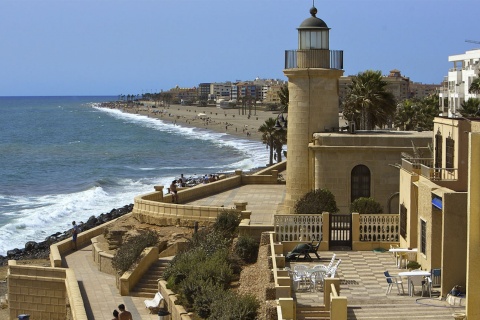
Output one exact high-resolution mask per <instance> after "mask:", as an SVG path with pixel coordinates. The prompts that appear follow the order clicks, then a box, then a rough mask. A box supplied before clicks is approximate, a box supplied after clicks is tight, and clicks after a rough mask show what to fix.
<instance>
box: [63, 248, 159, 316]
mask: <svg viewBox="0 0 480 320" xmlns="http://www.w3.org/2000/svg"><path fill="white" fill-rule="evenodd" d="M64 263H65V264H66V266H68V267H69V268H71V269H73V271H75V275H76V277H77V280H78V285H79V287H80V291H81V293H82V298H83V303H84V304H85V309H86V311H87V316H88V319H89V320H110V319H112V318H113V316H112V312H113V310H114V309H117V310H118V308H117V306H118V305H119V304H121V303H123V304H124V305H125V307H126V309H127V310H128V311H130V312H131V313H132V315H133V319H145V320H158V315H156V314H149V312H148V310H147V309H145V305H144V303H143V301H144V300H145V298H140V297H129V296H125V297H122V296H121V295H120V294H119V293H118V289H117V288H116V286H115V277H114V276H112V275H109V274H106V273H103V272H100V271H98V268H97V265H96V264H95V263H94V262H93V258H92V246H91V245H90V246H87V247H84V248H82V249H80V250H78V251H74V252H72V253H71V254H69V255H67V256H66V257H65V262H64ZM152 298H153V297H152Z"/></svg>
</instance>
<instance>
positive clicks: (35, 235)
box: [0, 177, 174, 255]
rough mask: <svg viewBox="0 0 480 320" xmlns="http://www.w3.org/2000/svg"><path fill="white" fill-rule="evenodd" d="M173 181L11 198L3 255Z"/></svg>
mask: <svg viewBox="0 0 480 320" xmlns="http://www.w3.org/2000/svg"><path fill="white" fill-rule="evenodd" d="M173 179H174V177H162V178H161V179H145V180H147V181H132V180H129V179H123V180H119V181H118V184H119V186H117V187H116V188H114V189H113V190H110V191H109V192H107V191H105V190H104V189H103V188H102V187H92V188H90V189H88V190H85V191H82V192H77V193H72V194H61V195H47V196H40V197H11V198H10V202H11V205H12V207H14V206H16V207H17V210H16V211H15V212H14V213H13V212H10V213H9V214H3V217H4V218H6V219H7V220H8V222H7V223H6V224H5V225H3V226H2V227H0V255H6V252H7V250H10V249H13V248H23V247H24V245H25V242H27V241H36V242H41V241H44V240H45V238H46V237H47V236H49V235H51V234H54V233H56V232H58V231H66V230H69V228H70V227H71V222H72V221H73V220H75V221H83V222H86V221H87V220H88V218H89V217H91V216H92V215H93V216H98V215H100V214H101V213H106V212H109V211H110V210H111V209H113V208H119V207H122V206H124V205H126V204H129V203H133V201H134V198H135V197H136V196H138V195H139V194H144V193H148V192H152V191H153V185H162V184H163V185H167V183H168V185H169V184H170V182H171V180H173ZM27 204H28V207H25V208H24V209H21V210H18V207H19V206H22V205H25V206H26V205H27Z"/></svg>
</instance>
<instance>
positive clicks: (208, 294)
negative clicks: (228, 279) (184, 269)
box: [193, 283, 225, 319]
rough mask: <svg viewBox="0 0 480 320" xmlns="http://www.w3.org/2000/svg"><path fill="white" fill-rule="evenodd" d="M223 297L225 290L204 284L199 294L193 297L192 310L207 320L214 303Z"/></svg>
mask: <svg viewBox="0 0 480 320" xmlns="http://www.w3.org/2000/svg"><path fill="white" fill-rule="evenodd" d="M224 295H225V290H223V288H221V287H219V286H215V285H212V284H211V283H205V284H204V285H203V286H202V287H201V288H200V291H199V294H198V295H197V296H195V301H194V302H193V310H194V311H195V313H197V314H198V315H199V316H200V317H202V318H204V319H208V317H210V314H211V308H212V305H213V303H214V302H215V301H217V300H221V299H222V297H223V296H224Z"/></svg>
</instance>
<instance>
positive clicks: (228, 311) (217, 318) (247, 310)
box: [208, 291, 260, 320]
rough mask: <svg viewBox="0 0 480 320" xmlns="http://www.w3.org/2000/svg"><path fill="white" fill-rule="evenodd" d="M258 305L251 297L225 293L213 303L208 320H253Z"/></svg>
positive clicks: (256, 313)
mask: <svg viewBox="0 0 480 320" xmlns="http://www.w3.org/2000/svg"><path fill="white" fill-rule="evenodd" d="M259 307H260V304H259V302H258V300H257V299H256V298H255V297H254V296H251V295H241V296H239V295H237V294H235V293H233V292H231V291H227V292H225V294H224V295H223V296H222V298H221V299H219V300H216V301H214V302H213V304H212V306H211V314H210V317H209V318H208V319H209V320H238V319H242V320H255V319H256V318H257V315H258V308H259Z"/></svg>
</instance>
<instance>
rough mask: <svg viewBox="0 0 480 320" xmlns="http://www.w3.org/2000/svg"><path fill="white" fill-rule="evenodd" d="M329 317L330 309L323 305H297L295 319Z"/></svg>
mask: <svg viewBox="0 0 480 320" xmlns="http://www.w3.org/2000/svg"><path fill="white" fill-rule="evenodd" d="M326 319H328V320H329V319H330V311H325V308H324V307H307V306H304V307H297V320H326Z"/></svg>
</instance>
